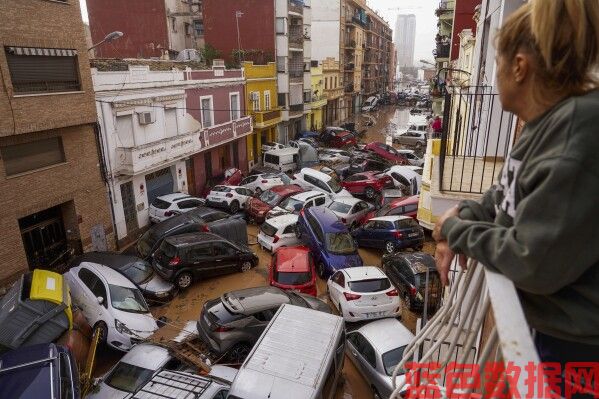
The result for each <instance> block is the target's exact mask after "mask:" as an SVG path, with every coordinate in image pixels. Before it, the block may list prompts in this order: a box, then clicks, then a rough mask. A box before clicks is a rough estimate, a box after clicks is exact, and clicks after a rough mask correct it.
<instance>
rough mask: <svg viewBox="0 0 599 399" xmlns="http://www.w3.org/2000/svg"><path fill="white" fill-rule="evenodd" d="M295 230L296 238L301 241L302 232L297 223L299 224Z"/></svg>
mask: <svg viewBox="0 0 599 399" xmlns="http://www.w3.org/2000/svg"><path fill="white" fill-rule="evenodd" d="M293 230H294V232H295V237H296V238H297V239H298V240H301V239H302V230H301V229H300V226H299V223H297V224H296V225H295V228H294V229H293Z"/></svg>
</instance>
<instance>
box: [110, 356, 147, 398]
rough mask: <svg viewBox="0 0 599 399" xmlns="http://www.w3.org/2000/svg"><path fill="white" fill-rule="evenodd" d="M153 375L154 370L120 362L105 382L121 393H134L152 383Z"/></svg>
mask: <svg viewBox="0 0 599 399" xmlns="http://www.w3.org/2000/svg"><path fill="white" fill-rule="evenodd" d="M153 374H154V372H153V371H152V370H149V369H145V368H143V367H138V366H133V365H132V364H129V363H124V362H120V363H119V364H117V365H116V367H115V368H114V369H113V370H112V372H111V373H110V375H109V376H108V377H107V378H106V380H105V381H104V382H105V383H106V385H108V386H110V387H112V388H114V389H118V390H119V391H125V392H131V393H134V392H137V391H138V390H139V388H141V387H142V386H143V385H145V384H146V383H147V382H148V381H150V379H151V378H152V375H153Z"/></svg>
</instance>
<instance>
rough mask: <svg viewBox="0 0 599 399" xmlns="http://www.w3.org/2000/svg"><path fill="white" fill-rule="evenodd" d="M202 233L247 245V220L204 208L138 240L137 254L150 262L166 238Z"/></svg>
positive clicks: (163, 224)
mask: <svg viewBox="0 0 599 399" xmlns="http://www.w3.org/2000/svg"><path fill="white" fill-rule="evenodd" d="M198 231H205V232H208V231H211V232H213V233H216V234H219V235H221V236H223V237H225V238H226V239H228V240H231V241H234V242H241V243H243V244H245V243H247V232H246V223H245V221H243V220H242V219H239V218H237V217H235V216H231V215H229V214H228V213H225V212H222V211H219V210H216V209H212V208H208V207H205V206H200V207H197V208H196V209H194V210H191V211H189V212H186V213H183V214H181V215H177V216H174V217H172V218H170V219H167V220H165V221H163V222H160V223H158V224H155V225H153V226H152V227H150V228H149V229H148V231H146V232H145V233H144V234H143V235H142V236H141V237H140V239H139V240H138V241H137V246H136V247H135V249H136V250H137V255H138V256H139V257H140V258H142V259H145V260H147V261H150V260H151V256H152V254H153V253H154V251H156V249H158V247H159V246H160V243H161V242H162V240H163V239H164V238H166V237H170V236H173V235H177V234H185V233H194V232H198Z"/></svg>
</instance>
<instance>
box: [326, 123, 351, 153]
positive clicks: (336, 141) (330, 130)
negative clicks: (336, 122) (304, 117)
mask: <svg viewBox="0 0 599 399" xmlns="http://www.w3.org/2000/svg"><path fill="white" fill-rule="evenodd" d="M322 140H323V141H324V142H325V143H326V144H327V145H328V146H329V147H333V148H345V147H350V146H355V145H356V144H358V141H357V140H356V136H354V135H353V134H352V133H351V132H350V131H348V130H345V129H343V128H340V127H327V128H325V132H324V133H323V135H322Z"/></svg>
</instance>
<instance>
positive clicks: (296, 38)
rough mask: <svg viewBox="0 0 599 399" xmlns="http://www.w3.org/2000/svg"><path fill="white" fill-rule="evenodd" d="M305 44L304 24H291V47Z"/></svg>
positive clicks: (300, 46)
mask: <svg viewBox="0 0 599 399" xmlns="http://www.w3.org/2000/svg"><path fill="white" fill-rule="evenodd" d="M303 46H304V28H303V26H302V25H291V26H290V27H289V47H299V48H303Z"/></svg>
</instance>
